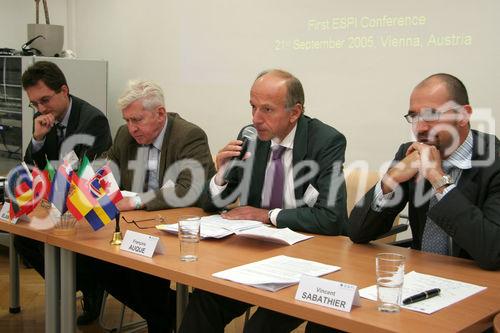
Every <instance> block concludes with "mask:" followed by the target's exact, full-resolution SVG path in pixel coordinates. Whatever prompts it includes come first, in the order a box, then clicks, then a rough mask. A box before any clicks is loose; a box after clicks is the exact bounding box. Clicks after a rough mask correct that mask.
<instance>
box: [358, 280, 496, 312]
mask: <svg viewBox="0 0 500 333" xmlns="http://www.w3.org/2000/svg"><path fill="white" fill-rule="evenodd" d="M433 288H439V289H441V293H440V294H439V296H436V297H432V298H429V299H426V300H423V301H420V302H416V303H413V304H409V305H402V306H401V307H403V308H405V309H409V310H413V311H418V312H423V313H427V314H431V313H433V312H436V311H438V310H441V309H443V308H445V307H447V306H449V305H451V304H453V303H456V302H459V301H461V300H463V299H465V298H467V297H469V296H472V295H474V294H476V293H478V292H480V291H482V290H484V289H486V287H482V286H477V285H474V284H470V283H465V282H461V281H455V280H450V279H445V278H441V277H438V276H433V275H428V274H422V273H417V272H415V271H412V272H410V273H407V274H405V279H404V283H403V296H402V299H405V298H407V297H410V296H413V295H416V294H418V293H421V292H423V291H426V290H429V289H433ZM359 295H360V296H361V297H364V298H367V299H371V300H372V301H376V300H377V286H376V285H374V286H370V287H366V288H363V289H361V290H360V291H359Z"/></svg>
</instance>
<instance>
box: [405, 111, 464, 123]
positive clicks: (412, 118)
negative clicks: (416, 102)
mask: <svg viewBox="0 0 500 333" xmlns="http://www.w3.org/2000/svg"><path fill="white" fill-rule="evenodd" d="M429 111H430V112H432V114H430V115H429ZM449 111H458V110H457V108H451V109H448V110H445V111H440V110H439V109H434V108H424V109H422V111H420V113H417V114H410V112H411V111H408V113H407V114H405V115H403V118H405V119H406V121H407V122H408V123H409V124H416V123H418V122H419V121H421V120H422V121H425V122H426V123H429V122H434V121H438V120H439V119H440V118H441V115H442V114H445V113H446V112H449ZM429 116H434V117H435V119H424V117H429Z"/></svg>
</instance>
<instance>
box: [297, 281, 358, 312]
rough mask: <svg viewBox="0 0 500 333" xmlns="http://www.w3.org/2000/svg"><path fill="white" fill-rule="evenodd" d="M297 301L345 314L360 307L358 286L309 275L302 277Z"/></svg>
mask: <svg viewBox="0 0 500 333" xmlns="http://www.w3.org/2000/svg"><path fill="white" fill-rule="evenodd" d="M295 299H296V300H299V301H304V302H308V303H313V304H317V305H321V306H326V307H329V308H332V309H336V310H340V311H344V312H351V308H352V306H353V305H360V302H359V292H358V287H357V286H355V285H352V284H348V283H343V282H337V281H331V280H326V279H322V278H318V277H314V276H308V275H303V276H302V277H301V279H300V282H299V287H298V288H297V293H296V294H295Z"/></svg>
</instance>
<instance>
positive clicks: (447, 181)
mask: <svg viewBox="0 0 500 333" xmlns="http://www.w3.org/2000/svg"><path fill="white" fill-rule="evenodd" d="M453 183H455V182H454V181H453V178H451V176H450V175H444V176H442V177H441V178H439V179H438V180H437V181H436V182H434V184H432V187H434V190H439V189H440V188H441V187H443V186H447V185H451V184H453Z"/></svg>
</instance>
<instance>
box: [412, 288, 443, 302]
mask: <svg viewBox="0 0 500 333" xmlns="http://www.w3.org/2000/svg"><path fill="white" fill-rule="evenodd" d="M440 292H441V289H439V288H434V289H429V290H426V291H423V292H421V293H418V294H416V295H413V296H410V297H408V298H405V299H404V300H403V305H408V304H413V303H416V302H420V301H423V300H424V299H428V298H431V297H434V296H437V295H439V293H440Z"/></svg>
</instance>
